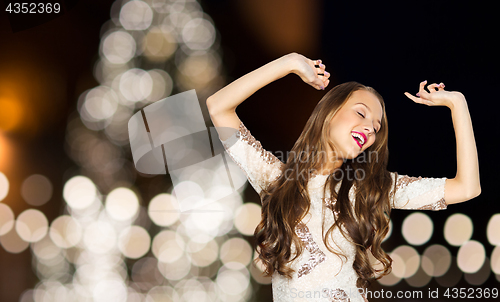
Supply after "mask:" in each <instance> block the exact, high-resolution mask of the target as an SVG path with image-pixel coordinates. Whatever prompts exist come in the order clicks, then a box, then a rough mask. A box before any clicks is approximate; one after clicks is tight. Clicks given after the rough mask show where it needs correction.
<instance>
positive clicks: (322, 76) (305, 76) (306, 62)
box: [290, 53, 330, 90]
mask: <svg viewBox="0 0 500 302" xmlns="http://www.w3.org/2000/svg"><path fill="white" fill-rule="evenodd" d="M290 57H291V60H292V65H293V68H292V72H293V73H295V74H297V75H298V76H299V77H300V78H301V79H302V81H304V82H305V83H307V84H309V85H311V86H312V87H314V88H316V89H318V90H324V89H325V88H326V86H328V83H330V80H329V79H328V78H329V77H330V73H329V72H327V71H326V70H325V68H326V66H325V65H324V64H322V62H321V60H315V61H313V60H311V59H309V58H306V57H305V56H303V55H301V54H298V53H292V54H290ZM315 65H317V66H318V67H316V66H315Z"/></svg>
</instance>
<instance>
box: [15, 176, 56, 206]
mask: <svg viewBox="0 0 500 302" xmlns="http://www.w3.org/2000/svg"><path fill="white" fill-rule="evenodd" d="M21 196H22V197H23V199H24V200H25V201H26V202H27V203H28V204H30V205H32V206H40V205H43V204H45V203H46V202H47V201H49V200H50V199H51V198H52V183H51V182H50V180H49V179H48V178H47V177H45V176H43V175H40V174H33V175H31V176H29V177H28V178H26V179H25V180H24V181H23V183H22V185H21Z"/></svg>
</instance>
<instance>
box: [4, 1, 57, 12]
mask: <svg viewBox="0 0 500 302" xmlns="http://www.w3.org/2000/svg"><path fill="white" fill-rule="evenodd" d="M5 11H6V12H8V13H10V14H42V13H49V14H50V13H56V14H57V13H59V12H60V11H61V4H59V3H9V5H7V8H6V9H5Z"/></svg>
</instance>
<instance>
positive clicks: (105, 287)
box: [92, 279, 127, 302]
mask: <svg viewBox="0 0 500 302" xmlns="http://www.w3.org/2000/svg"><path fill="white" fill-rule="evenodd" d="M92 292H93V297H94V300H93V301H95V302H121V301H126V300H127V287H126V286H125V284H124V283H123V281H121V280H114V279H110V280H106V279H104V280H101V281H98V282H97V284H96V285H95V287H93V291H92Z"/></svg>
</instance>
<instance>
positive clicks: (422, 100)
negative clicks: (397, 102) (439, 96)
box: [405, 92, 429, 105]
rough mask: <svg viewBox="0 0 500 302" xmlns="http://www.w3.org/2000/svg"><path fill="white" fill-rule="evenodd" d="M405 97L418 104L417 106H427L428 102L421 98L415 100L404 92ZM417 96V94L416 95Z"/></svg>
mask: <svg viewBox="0 0 500 302" xmlns="http://www.w3.org/2000/svg"><path fill="white" fill-rule="evenodd" d="M405 95H406V96H407V97H408V98H409V99H410V100H412V101H414V102H415V103H418V104H424V105H429V102H428V101H427V100H424V99H422V98H417V97H415V96H413V95H411V94H410V93H409V92H405ZM417 95H418V93H417Z"/></svg>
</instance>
